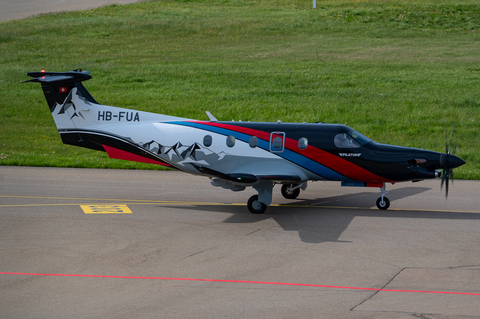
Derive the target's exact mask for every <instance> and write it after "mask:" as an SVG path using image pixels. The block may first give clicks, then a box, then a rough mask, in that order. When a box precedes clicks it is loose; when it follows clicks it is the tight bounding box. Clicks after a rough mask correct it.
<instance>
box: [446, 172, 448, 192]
mask: <svg viewBox="0 0 480 319" xmlns="http://www.w3.org/2000/svg"><path fill="white" fill-rule="evenodd" d="M445 198H448V172H447V177H446V183H445Z"/></svg>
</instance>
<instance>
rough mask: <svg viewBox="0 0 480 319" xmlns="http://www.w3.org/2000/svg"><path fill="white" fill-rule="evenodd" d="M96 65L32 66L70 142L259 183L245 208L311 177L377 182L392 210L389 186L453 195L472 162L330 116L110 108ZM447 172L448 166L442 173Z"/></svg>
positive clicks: (300, 186) (220, 179)
mask: <svg viewBox="0 0 480 319" xmlns="http://www.w3.org/2000/svg"><path fill="white" fill-rule="evenodd" d="M88 74H89V72H87V71H82V70H75V71H69V72H62V73H59V72H45V71H41V72H31V73H27V75H29V76H31V77H33V78H34V79H31V80H28V81H25V82H40V84H41V85H42V89H43V92H44V94H45V98H46V99H47V103H48V106H49V107H50V112H51V113H52V115H53V119H54V120H55V124H56V125H57V128H58V132H59V133H60V136H61V137H62V141H63V143H65V144H70V145H75V146H81V147H86V148H91V149H94V150H99V151H105V152H107V154H108V156H109V157H111V158H116V159H123V160H129V161H137V162H144V163H152V164H159V165H164V166H167V167H170V168H173V169H177V170H180V171H183V172H186V173H190V174H195V175H202V176H207V177H209V178H210V179H211V184H212V185H213V186H220V187H222V188H226V189H230V190H232V191H242V190H244V189H245V188H246V187H253V188H254V189H255V190H256V191H257V192H258V195H254V196H252V197H250V199H249V200H248V209H249V210H250V212H252V213H254V214H261V213H263V212H265V210H266V209H267V207H268V206H269V205H270V204H271V202H272V191H273V187H274V185H275V184H282V188H281V191H282V195H283V196H284V197H285V198H289V199H294V198H296V197H297V196H298V195H299V193H300V190H305V189H306V187H307V182H308V181H339V182H341V183H342V186H360V187H379V188H380V191H381V196H380V197H379V198H378V200H377V207H378V208H379V209H387V208H388V207H389V206H390V201H389V200H388V198H387V197H386V196H385V194H386V193H387V192H388V191H387V189H386V184H387V183H392V184H394V183H397V182H404V181H413V182H416V181H420V180H424V179H430V178H436V177H437V178H438V177H440V176H441V177H442V182H441V185H442V186H443V183H444V182H445V181H446V191H447V195H448V183H449V178H452V177H453V169H454V168H456V167H459V166H461V165H463V164H465V162H464V161H463V160H462V159H460V158H459V157H457V156H454V155H452V154H450V146H448V145H447V147H446V152H445V153H437V152H432V151H427V150H421V149H415V148H409V147H401V146H394V145H386V144H380V143H376V142H374V141H372V140H371V139H369V138H368V137H366V136H364V135H362V134H360V133H358V132H356V131H355V130H353V129H351V128H350V127H348V126H345V125H340V124H324V123H313V124H312V123H281V122H280V121H279V122H276V123H258V122H257V123H255V122H222V121H218V120H217V119H216V118H215V117H214V116H213V115H212V114H210V113H209V112H207V115H208V117H209V118H210V120H209V121H197V120H192V119H186V118H180V117H174V116H168V115H162V114H154V113H147V112H141V111H136V110H129V109H124V108H118V107H112V106H105V105H101V104H98V103H97V101H95V99H94V98H93V97H92V96H91V95H90V93H89V92H88V91H87V90H86V89H85V87H84V86H83V84H82V82H83V81H86V80H88V79H90V78H91V76H90V75H88ZM442 170H443V173H442Z"/></svg>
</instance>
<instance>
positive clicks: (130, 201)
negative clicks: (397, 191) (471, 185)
mask: <svg viewBox="0 0 480 319" xmlns="http://www.w3.org/2000/svg"><path fill="white" fill-rule="evenodd" d="M0 198H31V199H60V200H91V201H110V202H117V204H115V203H57V204H40V203H39V204H16V205H15V204H14V205H0V207H40V206H89V205H111V206H113V205H119V204H118V202H123V203H122V205H127V204H128V205H171V206H192V205H197V206H246V204H244V203H220V202H194V201H162V200H159V201H152V200H145V199H103V198H78V197H47V196H11V195H0ZM270 206H271V207H292V208H332V209H355V210H366V209H367V210H375V211H377V210H378V208H377V207H347V206H327V205H324V206H321V205H295V204H271V205H270ZM388 211H419V212H443V213H480V211H461V210H443V209H414V208H391V207H390V208H389V209H388ZM388 211H387V212H388Z"/></svg>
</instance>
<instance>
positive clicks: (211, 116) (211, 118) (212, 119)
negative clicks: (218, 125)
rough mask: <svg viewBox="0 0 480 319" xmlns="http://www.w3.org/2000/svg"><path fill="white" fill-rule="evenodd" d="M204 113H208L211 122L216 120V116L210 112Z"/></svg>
mask: <svg viewBox="0 0 480 319" xmlns="http://www.w3.org/2000/svg"><path fill="white" fill-rule="evenodd" d="M205 113H207V115H208V118H209V119H210V121H212V122H218V120H217V118H216V117H215V116H213V115H212V113H210V112H208V111H206V112H205Z"/></svg>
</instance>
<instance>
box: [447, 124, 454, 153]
mask: <svg viewBox="0 0 480 319" xmlns="http://www.w3.org/2000/svg"><path fill="white" fill-rule="evenodd" d="M453 126H454V124H453V123H452V129H451V131H450V144H449V145H448V155H450V150H451V148H452V140H453Z"/></svg>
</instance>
